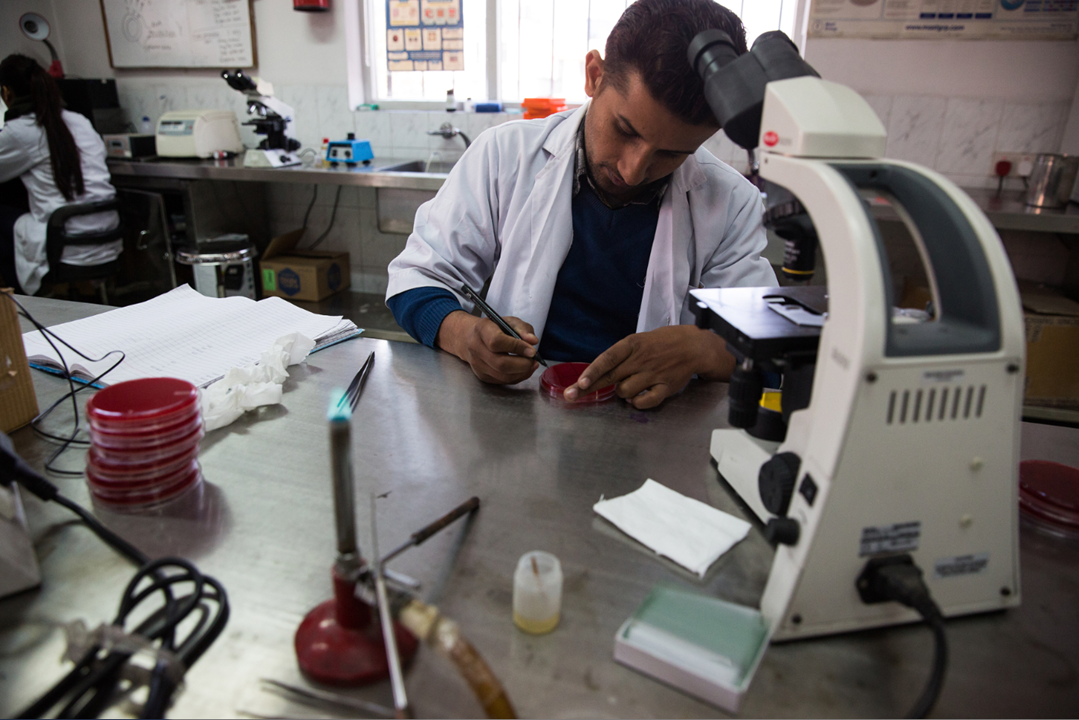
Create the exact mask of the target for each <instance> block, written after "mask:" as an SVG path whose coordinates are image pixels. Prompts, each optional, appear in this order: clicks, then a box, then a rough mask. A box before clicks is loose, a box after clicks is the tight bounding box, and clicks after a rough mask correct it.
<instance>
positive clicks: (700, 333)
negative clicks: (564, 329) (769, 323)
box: [565, 325, 734, 410]
mask: <svg viewBox="0 0 1079 720" xmlns="http://www.w3.org/2000/svg"><path fill="white" fill-rule="evenodd" d="M733 368H734V358H733V357H732V356H731V355H730V353H728V352H727V350H726V344H725V343H724V341H723V340H722V338H720V337H719V336H718V335H715V334H714V333H711V332H709V331H707V330H701V329H700V328H698V327H695V326H693V325H673V326H668V327H662V328H659V329H657V330H652V331H650V332H645V333H637V334H635V335H630V336H629V337H627V338H624V339H622V340H620V341H619V342H617V343H615V344H614V345H612V346H611V347H610V348H609V349H608V350H607V351H606V352H604V353H603V354H602V355H600V356H599V357H598V358H596V359H595V360H594V361H593V362H592V364H591V365H589V366H588V367H587V368H586V369H585V371H584V372H583V373H581V377H580V379H579V380H578V381H577V382H576V383H574V384H573V385H571V386H570V387H568V388H566V392H565V398H566V400H569V401H571V402H572V401H574V400H576V399H577V398H578V397H579V396H580V395H583V394H586V393H587V392H588V389H589V388H592V387H596V388H602V387H606V386H608V385H611V384H617V387H616V388H615V392H617V394H618V396H619V397H621V398H625V399H626V401H627V402H629V404H630V405H632V406H633V407H635V408H637V409H638V410H645V409H648V408H653V407H655V406H657V405H659V404H660V403H661V402H663V400H664V399H665V398H667V397H668V396H670V395H673V394H674V393H676V392H678V391H679V390H681V389H682V388H684V387H685V386H686V385H687V384H688V383H689V381H690V379H691V378H692V377H693V375H694V374H695V373H696V374H698V375H700V376H701V377H703V378H705V379H708V380H726V379H728V378H730V374H731V370H732V369H733Z"/></svg>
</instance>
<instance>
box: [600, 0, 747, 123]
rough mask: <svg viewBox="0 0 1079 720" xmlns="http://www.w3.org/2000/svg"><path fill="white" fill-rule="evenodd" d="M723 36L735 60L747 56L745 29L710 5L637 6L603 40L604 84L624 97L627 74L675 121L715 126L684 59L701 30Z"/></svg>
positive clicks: (689, 1) (682, 1)
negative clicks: (719, 32)
mask: <svg viewBox="0 0 1079 720" xmlns="http://www.w3.org/2000/svg"><path fill="white" fill-rule="evenodd" d="M711 29H715V30H722V31H723V32H725V33H727V34H728V35H729V36H730V37H731V40H733V41H734V44H735V48H736V49H737V51H738V54H742V53H744V52H746V29H745V26H744V25H742V21H741V20H739V19H738V16H737V15H735V14H734V13H733V12H731V11H730V10H728V9H727V8H725V7H723V6H722V5H720V4H719V3H716V2H713V0H637V2H635V3H633V4H632V5H630V6H629V7H628V8H626V11H625V12H624V13H622V17H621V18H619V20H618V23H617V24H615V26H614V29H613V30H611V34H610V35H608V36H607V49H606V52H605V56H604V58H603V66H604V73H603V76H604V78H605V79H607V80H609V81H610V82H611V84H612V85H613V86H614V87H616V88H617V89H618V90H620V91H622V92H625V89H626V80H627V77H628V73H629V71H635V72H637V74H638V75H639V76H640V78H641V81H642V82H643V83H644V86H645V87H646V88H648V92H649V93H650V94H651V95H652V97H654V98H655V99H656V100H658V101H659V102H660V104H662V105H663V106H664V107H665V108H667V109H668V110H669V111H671V113H673V114H674V115H675V116H676V117H678V118H679V119H681V120H683V121H685V122H688V123H690V124H692V125H715V126H716V127H718V126H719V123H718V122H717V121H716V119H715V116H714V115H713V114H712V110H711V108H709V107H708V102H707V101H706V100H705V98H704V83H703V82H702V81H701V79H700V77H698V76H697V73H696V72H694V71H693V68H691V67H690V66H689V60H688V59H686V50H687V49H688V48H689V43H690V42H691V41H692V40H693V38H694V37H696V35H697V34H698V33H700V32H702V31H704V30H711Z"/></svg>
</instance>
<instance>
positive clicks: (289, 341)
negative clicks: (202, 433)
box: [202, 333, 315, 432]
mask: <svg viewBox="0 0 1079 720" xmlns="http://www.w3.org/2000/svg"><path fill="white" fill-rule="evenodd" d="M314 347H315V341H314V340H311V339H310V338H307V337H304V336H303V335H301V334H300V333H289V334H288V335H284V336H282V337H279V338H277V340H275V341H274V344H273V347H271V348H270V349H269V350H267V351H266V352H264V353H262V357H261V358H260V359H259V361H258V362H257V363H252V364H251V365H248V366H246V367H242V368H232V369H231V370H229V371H228V372H227V373H225V377H223V378H221V379H220V380H218V381H217V382H215V383H213V384H211V385H209V386H208V387H206V388H204V389H203V391H202V423H203V425H205V426H206V432H209V431H211V430H217V429H218V428H223V427H225V426H226V425H229V424H230V423H232V422H233V421H235V420H236V418H238V417H240V416H241V415H243V414H244V413H245V412H247V411H248V410H253V409H254V408H257V407H260V406H262V405H276V404H277V403H279V402H281V385H282V383H284V382H285V378H287V377H288V370H286V368H287V367H288V366H289V365H295V364H297V363H301V362H303V361H304V360H305V359H306V358H307V356H308V354H310V352H311V350H312V348H314Z"/></svg>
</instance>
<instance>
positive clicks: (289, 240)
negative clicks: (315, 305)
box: [259, 229, 350, 302]
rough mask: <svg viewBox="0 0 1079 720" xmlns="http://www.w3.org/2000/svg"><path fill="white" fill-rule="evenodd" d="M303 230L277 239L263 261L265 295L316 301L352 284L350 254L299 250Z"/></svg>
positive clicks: (264, 255)
mask: <svg viewBox="0 0 1079 720" xmlns="http://www.w3.org/2000/svg"><path fill="white" fill-rule="evenodd" d="M304 232H305V231H304V230H303V229H300V230H293V231H292V232H290V233H285V234H284V235H281V236H280V237H276V238H274V239H273V240H272V241H271V242H270V246H269V247H268V248H266V252H265V253H264V254H263V256H262V260H261V261H260V263H259V264H260V267H261V269H262V293H263V295H276V296H277V297H283V298H286V299H288V300H309V301H312V302H317V301H319V300H322V299H323V298H327V297H329V296H330V295H333V294H334V293H335V292H339V291H341V290H344V289H346V288H347V287H348V286H349V283H350V276H349V267H348V253H347V252H321V251H318V250H297V249H296V246H297V245H299V244H300V240H301V239H302V238H303V235H304Z"/></svg>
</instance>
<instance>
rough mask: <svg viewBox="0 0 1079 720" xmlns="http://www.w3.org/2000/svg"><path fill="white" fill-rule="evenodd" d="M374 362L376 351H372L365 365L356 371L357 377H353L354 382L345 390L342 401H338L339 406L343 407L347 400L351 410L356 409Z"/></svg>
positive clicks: (364, 362)
mask: <svg viewBox="0 0 1079 720" xmlns="http://www.w3.org/2000/svg"><path fill="white" fill-rule="evenodd" d="M374 364H375V353H374V352H372V353H371V354H370V355H368V356H367V359H366V360H364V361H363V365H361V366H360V370H359V372H357V373H356V377H354V378H352V382H351V383H349V385H348V390H345V394H344V396H343V397H342V398H341V400H340V402H338V403H337V407H342V406H343V405H344V404H345V402H348V408H349V410H350V411H355V410H356V405H357V404H358V403H359V402H360V393H362V392H363V386H364V384H365V383H366V382H367V376H368V374H370V372H371V366H372V365H374Z"/></svg>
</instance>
